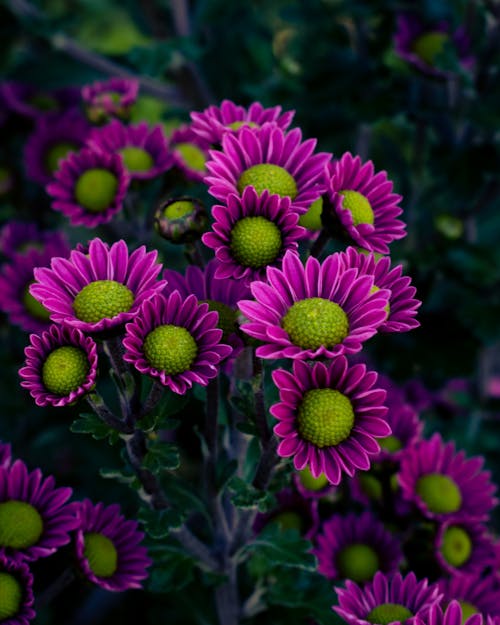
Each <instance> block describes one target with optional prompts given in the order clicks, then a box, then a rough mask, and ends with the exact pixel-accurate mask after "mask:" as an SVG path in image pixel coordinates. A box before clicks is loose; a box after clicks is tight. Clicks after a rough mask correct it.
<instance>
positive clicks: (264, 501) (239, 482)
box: [228, 476, 275, 512]
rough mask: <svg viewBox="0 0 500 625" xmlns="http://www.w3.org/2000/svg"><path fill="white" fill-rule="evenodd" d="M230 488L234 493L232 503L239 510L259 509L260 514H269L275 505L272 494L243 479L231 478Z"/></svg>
mask: <svg viewBox="0 0 500 625" xmlns="http://www.w3.org/2000/svg"><path fill="white" fill-rule="evenodd" d="M228 488H229V490H230V491H231V492H232V493H233V495H232V497H231V501H232V502H233V504H234V505H235V506H236V507H237V508H244V509H245V508H247V509H248V508H257V509H258V510H259V511H260V512H267V511H268V510H270V509H271V508H272V507H273V506H274V505H275V498H274V496H273V495H272V494H271V493H268V492H266V491H262V490H259V489H257V488H255V487H254V486H252V485H251V484H248V483H247V482H245V480H243V479H241V477H238V476H234V477H233V478H231V480H230V481H229V483H228Z"/></svg>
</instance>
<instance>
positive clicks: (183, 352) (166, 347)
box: [143, 325, 198, 375]
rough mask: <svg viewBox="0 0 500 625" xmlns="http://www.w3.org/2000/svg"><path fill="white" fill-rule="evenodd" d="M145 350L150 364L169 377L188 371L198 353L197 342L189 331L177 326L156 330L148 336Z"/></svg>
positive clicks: (167, 326)
mask: <svg viewBox="0 0 500 625" xmlns="http://www.w3.org/2000/svg"><path fill="white" fill-rule="evenodd" d="M143 349H144V356H145V357H146V360H147V361H148V363H149V364H150V365H151V366H152V367H154V368H155V369H157V370H158V371H164V372H165V373H166V374H167V375H176V374H178V373H183V372H184V371H187V370H188V369H189V368H190V367H191V365H192V364H193V361H194V359H195V358H196V354H197V353H198V346H197V345H196V341H195V340H194V338H193V337H192V335H191V334H190V333H189V332H188V330H186V328H183V327H181V326H175V325H163V326H159V327H158V328H155V329H154V330H153V331H152V332H150V333H149V334H148V335H147V336H146V339H145V341H144V348H143Z"/></svg>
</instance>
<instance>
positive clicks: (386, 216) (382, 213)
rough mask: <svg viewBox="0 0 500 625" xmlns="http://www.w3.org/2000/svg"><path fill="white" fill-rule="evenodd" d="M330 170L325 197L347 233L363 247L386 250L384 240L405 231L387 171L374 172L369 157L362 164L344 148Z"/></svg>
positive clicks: (400, 210)
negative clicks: (343, 152)
mask: <svg viewBox="0 0 500 625" xmlns="http://www.w3.org/2000/svg"><path fill="white" fill-rule="evenodd" d="M330 174H331V175H330V179H329V183H328V188H327V194H328V199H329V201H330V204H331V206H332V210H333V211H334V214H335V215H336V217H337V218H338V219H339V221H340V223H341V225H342V227H343V228H344V230H345V231H346V233H347V234H348V236H349V237H350V238H351V239H352V241H353V242H354V244H355V245H359V246H360V247H362V248H364V249H366V250H370V251H372V252H380V253H381V254H388V253H389V247H388V243H391V242H392V241H395V240H396V239H402V238H403V237H404V236H405V235H406V233H405V224H404V222H402V221H401V220H399V219H397V217H398V216H399V215H401V213H402V212H403V211H402V209H401V208H400V207H399V206H398V204H399V202H400V201H401V199H402V198H401V196H400V195H396V194H395V193H392V187H393V184H392V182H391V181H390V180H388V179H387V173H386V172H385V171H381V172H378V173H377V174H375V172H374V167H373V163H372V161H368V162H366V163H364V164H362V163H361V159H360V157H359V156H355V157H353V156H352V154H351V153H350V152H346V153H345V154H344V155H343V156H342V157H341V158H340V159H339V160H337V161H335V162H334V163H333V164H332V166H331V171H330ZM394 277H396V276H394ZM398 277H399V276H398Z"/></svg>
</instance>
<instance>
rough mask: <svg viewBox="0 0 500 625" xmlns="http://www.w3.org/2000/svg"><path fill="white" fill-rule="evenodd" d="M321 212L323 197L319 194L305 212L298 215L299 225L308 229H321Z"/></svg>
mask: <svg viewBox="0 0 500 625" xmlns="http://www.w3.org/2000/svg"><path fill="white" fill-rule="evenodd" d="M322 212H323V198H322V197H321V196H320V197H319V198H318V199H317V200H315V201H314V202H313V203H312V204H311V206H310V207H309V208H308V210H307V213H305V214H304V215H301V216H300V217H299V226H302V227H303V228H307V229H308V230H321V228H322V227H323V223H322V222H321V213H322Z"/></svg>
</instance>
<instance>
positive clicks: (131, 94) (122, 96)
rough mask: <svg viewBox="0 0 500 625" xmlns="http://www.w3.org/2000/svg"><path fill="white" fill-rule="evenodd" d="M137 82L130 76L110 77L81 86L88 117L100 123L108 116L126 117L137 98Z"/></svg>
mask: <svg viewBox="0 0 500 625" xmlns="http://www.w3.org/2000/svg"><path fill="white" fill-rule="evenodd" d="M138 93H139V82H138V81H137V80H132V79H130V78H110V79H109V80H105V81H103V82H94V83H93V84H91V85H85V86H84V87H83V88H82V99H83V103H84V106H85V110H86V112H87V116H88V118H89V119H90V120H91V121H92V122H93V123H102V122H104V121H106V120H107V119H109V118H110V117H120V118H122V119H127V118H128V117H129V114H130V109H131V108H132V105H133V104H134V103H135V101H136V100H137V95H138Z"/></svg>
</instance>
